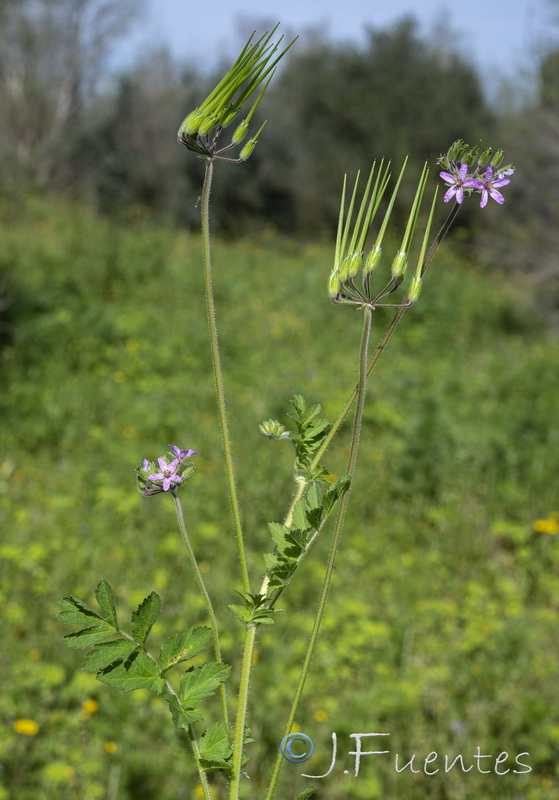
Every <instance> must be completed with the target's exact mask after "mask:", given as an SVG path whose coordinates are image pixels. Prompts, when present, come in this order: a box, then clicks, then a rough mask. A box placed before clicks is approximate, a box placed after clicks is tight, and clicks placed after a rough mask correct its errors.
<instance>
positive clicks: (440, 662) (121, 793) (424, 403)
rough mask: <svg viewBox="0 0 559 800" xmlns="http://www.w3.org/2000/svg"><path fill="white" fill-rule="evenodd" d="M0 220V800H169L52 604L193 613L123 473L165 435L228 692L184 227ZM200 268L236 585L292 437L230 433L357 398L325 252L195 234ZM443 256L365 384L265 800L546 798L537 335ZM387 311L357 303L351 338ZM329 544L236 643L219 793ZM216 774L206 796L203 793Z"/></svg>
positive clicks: (259, 724)
mask: <svg viewBox="0 0 559 800" xmlns="http://www.w3.org/2000/svg"><path fill="white" fill-rule="evenodd" d="M505 210H506V209H505ZM499 211H501V210H500V209H499ZM480 224H482V222H480ZM0 225H1V228H2V234H1V239H2V245H1V248H0V276H1V280H2V298H3V307H4V310H3V321H2V327H1V328H0V343H1V365H0V369H1V380H0V415H1V422H0V427H1V449H0V523H1V527H2V539H1V543H0V569H1V579H0V596H1V601H2V615H1V616H2V623H1V624H2V637H3V638H2V642H3V646H2V649H1V655H0V660H1V674H2V683H3V690H2V693H1V696H0V709H1V718H2V725H1V726H0V800H12V798H13V800H53V799H54V800H139V798H141V800H195V798H198V797H199V796H200V793H199V790H198V788H197V779H196V774H195V770H194V764H193V761H192V758H191V754H190V750H189V744H188V740H187V739H186V736H183V735H182V734H179V733H177V731H176V730H175V729H174V727H173V725H172V724H171V720H170V715H169V710H168V707H167V705H166V704H165V703H164V702H162V701H161V700H160V699H159V698H157V697H155V696H153V695H151V694H149V693H147V692H143V691H138V692H132V693H130V694H121V693H119V692H117V691H116V690H114V689H112V688H109V687H107V686H104V685H102V684H101V683H99V682H97V681H96V680H95V677H94V675H92V674H90V673H86V672H83V671H81V670H80V664H81V659H82V654H81V653H80V652H78V651H76V650H70V649H68V648H66V647H65V646H64V644H63V643H62V636H63V635H64V634H65V633H67V632H68V627H67V626H64V625H63V624H62V623H61V622H60V621H59V620H58V619H57V613H58V610H59V607H58V600H59V598H60V597H62V596H63V595H67V594H73V595H76V596H78V597H80V598H83V599H85V600H87V602H92V603H93V602H94V589H95V586H96V585H97V583H98V582H99V580H101V579H102V578H105V579H106V580H108V581H109V583H110V584H111V585H112V586H113V588H114V590H115V593H116V595H117V599H118V604H119V609H120V610H122V613H130V612H131V611H132V610H134V609H135V608H136V606H137V605H138V603H139V602H140V601H141V600H142V599H143V598H144V597H145V596H146V595H147V594H149V592H151V591H152V590H155V591H156V592H158V593H159V594H160V595H161V597H162V601H163V607H162V614H161V617H160V619H159V621H158V622H157V624H156V626H155V628H154V632H153V638H154V640H155V641H156V642H157V641H161V640H162V639H164V638H165V637H167V636H169V635H170V634H172V633H175V632H178V631H181V630H184V629H185V628H186V627H190V626H192V625H195V624H205V623H206V617H205V609H204V605H203V602H202V600H201V599H200V598H199V596H198V594H197V591H196V586H195V583H194V578H193V576H192V574H191V571H190V568H189V565H188V562H187V559H186V555H185V553H184V552H183V547H182V543H181V539H180V535H179V532H178V530H177V527H176V521H175V517H174V510H173V504H172V502H171V499H170V498H169V497H167V496H164V495H160V496H157V497H152V498H144V497H142V496H141V495H140V494H139V493H138V491H137V489H136V484H135V473H134V468H135V467H136V466H137V465H138V464H140V463H141V460H142V458H144V457H146V458H149V459H151V460H154V459H155V458H156V457H157V456H158V455H160V454H161V453H163V452H164V451H165V450H166V447H167V443H171V444H176V445H179V446H180V447H183V448H193V449H195V450H197V451H199V452H200V455H199V456H196V457H195V458H194V459H193V461H194V463H195V466H196V472H195V474H194V476H193V478H192V479H190V481H189V482H188V486H187V488H186V489H185V490H184V491H183V493H182V500H183V504H184V508H185V515H186V520H187V525H188V527H189V531H190V534H191V536H192V540H193V544H194V547H195V550H196V553H197V556H198V558H199V561H200V565H201V569H202V571H203V573H204V577H205V580H206V582H207V585H208V588H209V590H210V593H211V595H212V598H213V600H214V605H215V608H216V612H217V614H218V616H219V618H220V620H221V625H222V643H223V650H224V659H225V660H226V661H227V662H228V663H230V664H231V665H232V666H233V674H232V678H231V681H230V687H231V688H233V687H234V686H235V682H236V681H237V680H238V672H239V666H240V656H241V647H242V633H243V631H242V628H241V626H240V624H239V623H238V622H237V621H236V620H235V619H234V618H233V616H232V614H230V613H229V612H228V610H227V604H228V603H232V602H235V600H236V596H235V594H234V591H233V589H235V588H236V589H240V588H241V586H240V580H239V577H238V569H237V552H236V545H235V542H234V537H233V527H232V521H231V515H230V511H229V505H228V499H227V488H226V483H225V477H224V472H223V466H222V449H221V438H220V431H219V425H218V421H217V416H216V411H215V403H214V386H213V379H212V376H211V362H210V352H209V346H208V341H207V322H206V315H205V305H204V297H203V278H202V270H201V243H200V239H199V237H198V236H197V235H194V234H192V233H188V232H184V231H182V230H179V229H177V228H176V227H175V226H173V225H171V224H170V223H169V224H166V223H165V222H164V221H155V220H154V219H153V218H152V217H150V216H149V215H147V214H146V213H144V212H143V211H142V210H141V209H134V208H132V209H131V210H129V211H128V212H126V213H125V214H122V215H121V216H119V217H117V218H113V219H111V218H108V217H102V216H96V215H95V214H93V213H92V212H89V211H87V210H84V209H82V208H81V207H79V206H78V205H75V204H71V203H64V202H63V201H61V200H48V199H47V198H44V199H41V200H37V199H35V198H34V197H28V198H27V199H21V200H18V201H13V202H10V203H8V202H4V204H3V205H2V207H1V209H0ZM463 233H464V235H467V234H466V232H465V231H463ZM212 252H213V259H214V270H215V274H214V280H215V292H216V303H217V312H218V324H219V326H220V344H221V351H222V360H223V367H224V377H225V385H226V391H227V396H228V406H229V416H230V424H231V432H232V437H233V444H234V454H235V461H236V466H237V471H238V485H239V494H240V501H241V505H242V515H243V523H244V526H245V530H246V539H247V545H248V549H249V568H250V574H251V578H252V581H253V583H254V585H257V584H259V582H260V580H261V577H262V574H263V569H264V562H263V558H262V555H263V553H265V552H268V551H269V550H270V536H269V532H268V527H267V523H268V522H271V521H276V520H280V519H281V518H282V515H283V514H284V513H285V510H286V508H287V506H288V504H289V500H290V497H291V492H292V490H293V483H292V480H291V475H290V470H291V460H292V459H291V451H290V449H289V448H290V445H289V444H288V443H287V442H271V441H267V440H266V439H265V438H264V437H263V436H262V435H261V434H260V433H259V430H258V423H259V422H261V421H262V420H264V419H268V418H270V417H275V418H278V419H280V420H281V421H282V422H284V423H286V424H287V416H286V415H287V412H288V411H289V410H290V409H289V399H290V397H291V396H292V395H293V394H295V393H301V394H303V395H304V396H305V397H306V399H307V401H308V402H309V403H321V404H322V413H323V415H324V416H326V417H328V418H329V419H331V420H333V419H334V418H335V417H336V415H337V413H338V411H339V409H340V408H341V407H342V406H343V404H344V402H345V399H346V397H347V395H348V393H349V392H350V390H351V389H352V388H353V386H354V384H355V380H356V369H357V348H358V345H359V338H360V333H361V319H360V315H359V314H356V313H355V311H354V310H352V309H351V308H349V307H340V306H334V305H332V304H331V303H330V302H329V300H328V297H327V292H326V283H327V279H328V275H329V272H330V269H331V266H332V259H333V248H332V243H331V242H329V241H324V242H317V243H314V244H300V243H297V242H294V241H292V240H290V239H288V238H282V237H280V236H278V235H277V234H276V233H274V231H272V230H269V231H268V230H263V231H260V232H259V233H257V234H255V235H254V236H253V237H252V238H244V239H241V240H237V241H225V240H216V241H215V242H214V245H213V250H212ZM468 254H469V250H468V248H467V242H464V241H460V238H459V237H458V238H456V239H452V240H450V241H449V242H447V243H445V245H444V246H443V247H442V248H441V250H440V252H439V254H438V255H437V258H436V260H435V262H434V264H433V266H432V269H431V270H430V271H429V273H428V275H427V277H426V280H425V282H424V288H423V291H422V294H421V297H420V299H419V302H418V303H417V305H416V306H415V307H414V308H412V309H411V310H409V311H408V312H406V314H405V315H404V317H403V320H402V322H401V323H400V326H399V328H398V329H397V331H396V334H395V335H394V337H393V339H392V340H391V342H390V343H389V345H388V347H387V349H386V350H385V352H384V354H383V356H382V358H381V360H380V362H379V366H378V369H377V370H376V371H375V372H374V373H373V374H372V377H371V380H370V384H369V393H368V397H367V403H366V410H365V421H364V427H363V434H362V439H361V451H360V459H359V463H358V470H357V476H356V479H355V481H354V485H353V488H352V493H351V500H350V511H349V516H348V520H347V524H346V528H345V532H344V538H343V541H342V547H341V549H340V552H339V557H338V562H337V569H336V575H335V579H334V583H333V587H332V590H331V594H330V601H329V606H328V609H327V615H326V619H325V623H324V628H323V632H322V635H321V637H320V641H319V646H318V650H317V654H316V656H315V659H314V662H313V665H312V668H311V673H310V679H309V682H308V684H307V689H306V692H305V695H304V699H303V703H302V705H301V707H300V710H299V713H298V717H297V726H298V729H299V730H300V731H302V732H304V733H306V734H308V735H309V736H310V737H311V738H312V739H313V741H314V744H315V752H314V755H313V756H312V757H311V758H310V759H309V760H308V761H306V762H304V764H289V763H287V762H286V764H285V766H284V770H283V777H282V781H281V786H280V789H279V791H278V794H277V796H278V798H279V800H284V798H285V800H291V798H293V797H295V796H296V794H297V793H298V792H300V791H302V790H303V789H304V788H305V787H307V786H311V785H312V786H315V787H316V794H315V795H314V797H316V798H317V800H346V798H347V799H348V800H354V799H355V800H377V799H378V800H380V799H381V798H382V799H383V800H400V799H401V798H406V800H424V799H426V800H431V799H433V800H466V799H467V800H470V799H471V798H495V799H499V800H500V798H503V799H504V798H507V800H509V799H510V800H517V799H519V798H523V800H545V799H546V798H551V797H554V796H556V793H557V792H558V791H559V790H558V786H559V715H558V712H557V709H558V708H559V681H558V680H557V664H558V663H559V643H558V642H559V638H558V627H559V498H558V494H557V476H558V475H559V428H558V425H557V421H558V414H557V398H558V396H559V347H558V346H557V331H556V329H555V330H554V329H553V328H551V327H550V326H549V325H548V324H547V322H546V321H545V319H543V318H542V316H541V315H540V314H539V313H538V307H537V305H536V303H535V301H534V298H533V297H532V295H531V289H530V286H529V284H528V283H527V281H524V280H523V279H522V278H512V277H511V276H510V275H509V274H508V273H507V270H506V264H502V265H500V267H499V269H498V270H495V271H487V270H483V269H482V268H481V266H480V265H479V264H478V263H477V262H476V261H475V260H473V259H472V257H471V256H469V255H468ZM390 318H391V317H390V312H389V311H386V310H376V311H375V313H374V330H375V331H376V333H377V336H378V337H379V336H380V335H381V333H382V332H383V331H384V329H385V327H386V325H387V324H388V322H389V320H390ZM349 437H350V422H349V421H347V422H346V425H345V426H344V428H343V429H342V432H341V434H340V436H339V437H338V440H337V441H336V442H335V445H334V446H333V448H332V449H331V451H329V452H328V453H327V456H326V458H325V464H326V466H327V467H328V469H329V470H330V472H331V473H332V474H334V475H342V474H343V473H344V465H345V459H346V457H347V445H348V442H349ZM331 532H332V525H331V523H330V525H329V527H327V529H326V530H325V531H324V532H323V533H322V534H321V538H320V540H319V541H318V543H317V545H316V548H315V550H314V551H313V553H312V555H311V556H310V557H309V559H308V560H307V561H306V562H305V563H304V565H303V566H302V567H301V569H300V570H299V572H298V573H297V574H296V576H295V579H294V581H293V584H292V585H291V586H290V588H289V591H287V592H286V593H285V596H284V597H282V604H283V607H284V608H285V613H283V614H278V615H277V618H276V622H275V624H274V625H272V626H266V627H264V628H262V629H261V631H260V633H259V639H258V648H257V658H256V659H255V660H256V663H255V668H254V684H253V689H252V693H251V698H250V704H251V709H250V723H249V724H250V728H251V736H252V738H253V739H254V742H253V743H252V744H251V745H250V746H249V753H250V756H251V757H250V761H249V762H248V764H247V766H246V771H247V773H248V775H249V776H250V780H246V781H245V784H244V792H245V795H244V796H246V798H247V800H256V798H262V797H263V793H264V787H265V786H266V782H267V779H268V777H269V773H270V770H271V766H272V762H273V759H274V757H275V754H276V752H277V747H278V743H279V739H280V738H281V731H282V727H283V725H284V721H285V714H286V709H287V708H288V703H289V701H290V698H291V695H292V692H293V689H294V686H295V682H296V680H297V677H298V674H299V669H300V664H301V661H302V658H303V654H304V648H305V643H306V635H307V632H308V631H309V629H310V624H311V621H312V614H313V611H314V609H315V604H316V600H317V597H318V592H319V589H320V586H321V581H322V576H323V570H324V564H325V561H326V557H327V553H328V548H329V536H330V535H331ZM214 702H215V708H214V709H213V710H215V713H216V715H217V713H218V700H217V699H215V701H214ZM213 710H212V706H211V704H210V711H209V714H208V719H209V720H211V719H212V717H211V714H212V713H213ZM373 732H375V733H381V732H382V733H387V734H389V736H388V737H384V738H383V739H381V738H376V739H374V738H368V739H363V741H362V750H364V751H374V750H389V751H390V752H389V753H387V754H377V755H364V756H362V758H361V764H360V769H359V774H358V775H357V776H355V767H356V757H355V755H351V754H350V751H355V748H356V741H357V740H356V739H355V737H354V738H351V735H352V734H354V733H373ZM333 733H335V734H336V742H337V757H336V759H335V762H336V763H335V765H334V767H333V769H332V771H331V773H330V774H328V775H327V776H326V777H318V778H315V779H314V780H313V779H310V778H305V777H301V773H306V774H310V775H314V776H322V775H325V773H327V772H328V770H329V768H330V764H331V761H332V746H333V745H332V742H333V738H332V734H333ZM503 753H504V754H506V755H502V754H503ZM396 754H398V761H396ZM433 754H436V755H433ZM458 756H461V757H462V758H461V759H458V760H456V759H457V757H458ZM412 757H414V758H413V759H412ZM445 757H446V759H445ZM406 765H407V766H406ZM470 767H471V769H470ZM344 773H347V774H344ZM215 787H216V788H215V796H216V797H217V798H218V800H224V798H225V797H226V792H225V787H224V784H223V783H220V782H219V778H218V777H216V784H215ZM220 787H221V788H220Z"/></svg>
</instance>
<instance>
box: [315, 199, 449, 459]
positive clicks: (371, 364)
mask: <svg viewBox="0 0 559 800" xmlns="http://www.w3.org/2000/svg"><path fill="white" fill-rule="evenodd" d="M459 210H460V206H459V205H458V203H455V205H454V207H453V209H452V210H451V212H450V213H449V215H448V217H447V218H446V219H445V221H444V222H443V224H442V226H441V229H440V230H439V232H438V233H437V235H436V236H435V239H434V240H433V243H432V245H431V247H430V248H429V250H428V252H427V255H426V256H425V258H424V260H423V265H422V268H421V277H423V276H424V275H425V273H426V272H427V269H428V268H429V264H430V263H431V261H432V259H433V256H434V255H435V253H436V252H437V249H438V247H439V245H440V244H441V242H442V240H443V239H444V237H445V236H446V234H447V233H448V231H449V230H450V227H451V225H452V223H453V222H454V220H455V219H456V215H457V214H458V212H459ZM408 300H409V296H408V295H407V294H406V296H405V297H404V299H403V300H402V303H403V305H402V306H401V308H399V309H398V310H397V311H396V313H395V314H394V316H393V318H392V320H391V322H390V325H389V326H388V328H387V329H386V331H385V332H384V334H383V336H382V338H381V340H380V342H379V343H378V345H377V346H376V349H375V352H374V353H373V355H372V356H371V360H370V361H369V363H368V364H367V375H370V374H371V372H372V371H373V369H374V368H375V365H376V363H377V361H378V360H379V358H380V357H381V355H382V351H383V350H384V348H385V347H386V345H387V344H388V341H389V339H390V337H391V336H392V334H393V333H394V331H395V330H396V326H397V325H398V323H399V322H400V320H401V319H402V317H403V316H404V312H405V311H406V310H407V309H408V308H410V307H411V306H406V305H405V303H407V302H408ZM358 391H359V384H356V386H355V388H354V389H353V391H352V392H351V394H350V395H349V397H348V399H347V400H346V403H345V405H344V407H343V408H342V410H341V411H340V413H339V414H338V416H337V418H336V420H335V422H334V423H333V425H332V427H331V428H330V430H329V431H328V435H327V436H326V437H325V439H324V441H323V442H322V444H321V446H320V447H319V449H318V450H317V451H316V454H315V457H314V459H313V461H312V464H311V466H310V468H309V469H310V470H315V469H316V468H317V467H318V465H319V463H320V460H321V459H322V457H323V455H324V453H325V452H326V450H327V449H328V448H329V447H330V444H331V443H332V439H333V438H334V436H335V435H336V434H337V432H338V431H339V429H340V426H341V424H342V422H343V421H344V419H345V418H346V416H347V415H348V413H349V410H350V408H351V407H352V405H353V403H354V402H355V398H356V397H357V394H358Z"/></svg>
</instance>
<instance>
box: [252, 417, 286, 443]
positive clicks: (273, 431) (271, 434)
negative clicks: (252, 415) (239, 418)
mask: <svg viewBox="0 0 559 800" xmlns="http://www.w3.org/2000/svg"><path fill="white" fill-rule="evenodd" d="M258 428H259V430H260V433H261V434H263V435H264V436H265V437H266V438H267V439H289V438H290V434H289V431H286V429H285V428H284V426H283V425H282V424H281V422H278V420H277V419H267V420H264V422H261V423H260V425H259V426H258Z"/></svg>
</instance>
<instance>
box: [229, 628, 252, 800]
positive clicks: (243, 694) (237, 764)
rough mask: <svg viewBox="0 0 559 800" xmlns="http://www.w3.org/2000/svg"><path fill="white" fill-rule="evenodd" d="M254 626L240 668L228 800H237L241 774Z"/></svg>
mask: <svg viewBox="0 0 559 800" xmlns="http://www.w3.org/2000/svg"><path fill="white" fill-rule="evenodd" d="M256 627H257V626H256V625H254V624H251V625H249V626H248V627H247V632H246V637H245V647H244V651H243V663H242V667H241V680H240V684H239V698H238V701H237V719H236V722H235V737H234V739H233V770H232V772H231V784H230V787H229V800H239V791H240V784H241V774H242V765H243V744H244V739H245V720H246V713H247V706H248V690H249V687H250V671H251V669H252V658H253V653H254V644H255V642H256Z"/></svg>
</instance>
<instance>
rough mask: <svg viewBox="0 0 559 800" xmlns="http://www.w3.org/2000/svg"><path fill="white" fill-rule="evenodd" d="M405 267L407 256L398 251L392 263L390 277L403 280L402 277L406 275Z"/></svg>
mask: <svg viewBox="0 0 559 800" xmlns="http://www.w3.org/2000/svg"><path fill="white" fill-rule="evenodd" d="M407 266H408V254H407V253H405V252H404V251H403V250H398V252H397V253H396V255H395V257H394V261H393V262H392V277H393V278H400V277H402V278H403V277H404V275H405V274H406V268H407Z"/></svg>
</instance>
